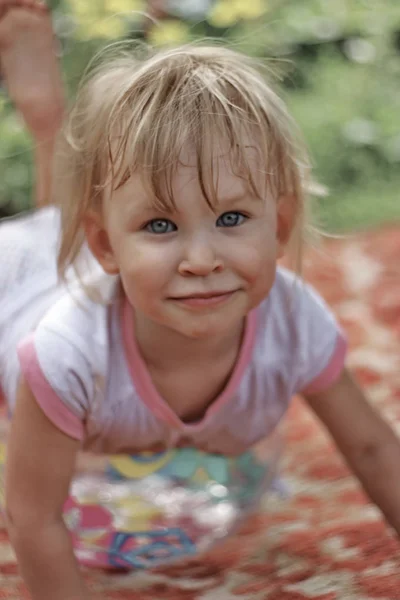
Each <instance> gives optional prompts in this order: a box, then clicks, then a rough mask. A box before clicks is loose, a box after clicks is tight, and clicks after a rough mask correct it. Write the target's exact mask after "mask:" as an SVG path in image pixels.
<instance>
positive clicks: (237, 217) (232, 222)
mask: <svg viewBox="0 0 400 600" xmlns="http://www.w3.org/2000/svg"><path fill="white" fill-rule="evenodd" d="M245 219H246V217H245V216H244V215H242V213H240V212H236V211H232V212H226V213H224V214H223V215H221V216H220V217H218V220H217V227H237V226H238V225H241V224H242V223H243V221H244V220H245Z"/></svg>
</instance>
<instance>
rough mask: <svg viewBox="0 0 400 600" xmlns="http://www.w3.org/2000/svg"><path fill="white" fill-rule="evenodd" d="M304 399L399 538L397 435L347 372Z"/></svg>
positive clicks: (399, 451) (399, 448)
mask: <svg viewBox="0 0 400 600" xmlns="http://www.w3.org/2000/svg"><path fill="white" fill-rule="evenodd" d="M305 399H306V400H307V402H308V404H309V405H310V406H311V408H312V409H313V411H314V412H315V413H316V415H317V416H318V417H319V419H320V420H321V421H322V423H323V424H324V425H325V427H326V428H327V429H328V431H329V433H330V434H331V436H332V437H333V439H334V441H335V442H336V444H337V446H338V448H339V450H341V452H342V454H343V455H344V457H345V459H346V461H347V462H348V464H349V465H350V467H351V468H352V469H353V471H354V473H355V474H356V475H357V477H358V478H359V480H360V482H361V484H362V485H363V487H364V489H365V490H366V492H367V493H368V495H369V496H370V498H371V499H372V500H373V501H374V502H375V503H376V505H377V506H378V507H379V508H380V510H381V511H382V512H383V514H384V515H385V517H386V519H387V521H388V523H389V524H390V525H391V526H392V527H393V528H394V529H395V531H396V532H397V534H398V535H399V536H400V441H399V439H398V438H397V436H396V434H395V433H394V431H393V430H392V429H391V427H390V426H389V425H388V424H387V423H386V422H385V421H384V420H383V419H382V418H381V417H380V416H379V415H378V414H377V413H376V412H375V410H374V409H373V408H372V407H371V405H370V404H369V403H368V401H367V400H366V398H365V396H364V393H363V392H362V390H361V389H360V388H359V387H358V385H357V384H356V383H355V381H354V380H353V379H352V377H351V376H350V374H349V373H348V371H347V370H346V369H345V370H344V371H343V373H342V375H341V376H340V378H339V380H338V381H337V382H336V383H335V384H334V385H333V386H332V387H331V388H329V389H328V390H326V391H323V392H320V393H317V394H308V395H307V394H306V395H305Z"/></svg>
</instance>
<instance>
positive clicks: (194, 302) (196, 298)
mask: <svg viewBox="0 0 400 600" xmlns="http://www.w3.org/2000/svg"><path fill="white" fill-rule="evenodd" d="M235 291H236V290H235ZM235 291H232V292H210V293H207V294H193V296H182V297H180V298H179V297H178V298H171V300H173V301H174V302H178V303H179V304H184V305H185V306H188V307H193V308H202V307H204V308H205V307H209V306H216V305H218V304H223V303H224V302H227V301H228V300H230V299H231V298H232V296H233V295H234V293H235Z"/></svg>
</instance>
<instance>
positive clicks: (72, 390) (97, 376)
mask: <svg viewBox="0 0 400 600" xmlns="http://www.w3.org/2000/svg"><path fill="white" fill-rule="evenodd" d="M116 308H117V300H116V299H115V300H114V302H111V303H108V304H106V303H100V302H96V301H95V300H93V299H90V297H88V296H87V294H86V292H85V290H83V289H78V288H77V289H75V290H73V291H71V292H69V293H66V294H65V295H64V296H63V297H62V298H60V299H59V300H58V301H57V302H56V303H55V304H54V305H53V306H52V307H51V308H50V310H49V311H48V312H47V313H46V315H45V316H44V317H43V318H42V320H41V321H40V322H39V325H38V327H37V328H36V329H35V331H34V332H33V333H32V334H31V335H29V336H28V337H27V338H25V339H24V340H22V342H21V343H20V344H19V346H18V358H19V363H20V368H21V373H22V375H23V376H24V378H25V380H26V381H27V383H28V384H29V386H30V388H31V390H32V392H33V393H34V395H35V397H36V399H37V402H38V403H39V405H40V406H41V407H42V409H43V410H44V412H45V413H46V414H47V416H48V417H49V418H50V420H52V421H53V423H54V424H56V425H57V426H58V427H59V428H60V429H62V430H63V431H64V432H65V433H67V434H69V435H72V437H76V438H80V439H81V438H82V437H83V427H84V425H83V424H84V423H85V422H86V419H87V417H88V414H89V412H90V411H91V410H92V407H93V403H94V401H95V398H96V397H97V396H96V394H97V393H98V389H97V386H98V382H99V380H103V379H104V377H105V376H106V374H107V369H108V354H109V339H108V331H109V322H110V316H111V318H112V314H113V311H114V312H115V309H116Z"/></svg>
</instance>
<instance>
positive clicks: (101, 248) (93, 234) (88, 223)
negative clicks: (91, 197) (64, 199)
mask: <svg viewBox="0 0 400 600" xmlns="http://www.w3.org/2000/svg"><path fill="white" fill-rule="evenodd" d="M83 228H84V231H85V236H86V240H87V243H88V246H89V248H90V250H91V252H92V254H93V255H94V256H95V258H96V259H97V260H98V262H99V263H100V265H101V266H102V267H103V269H104V271H105V272H106V273H108V274H109V275H117V274H118V273H119V267H118V263H117V261H116V260H115V256H114V251H113V249H112V246H111V244H110V239H109V237H108V233H107V230H106V228H105V226H104V219H103V215H102V214H101V213H100V211H95V210H91V211H89V212H88V213H87V214H86V215H85V217H84V221H83Z"/></svg>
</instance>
